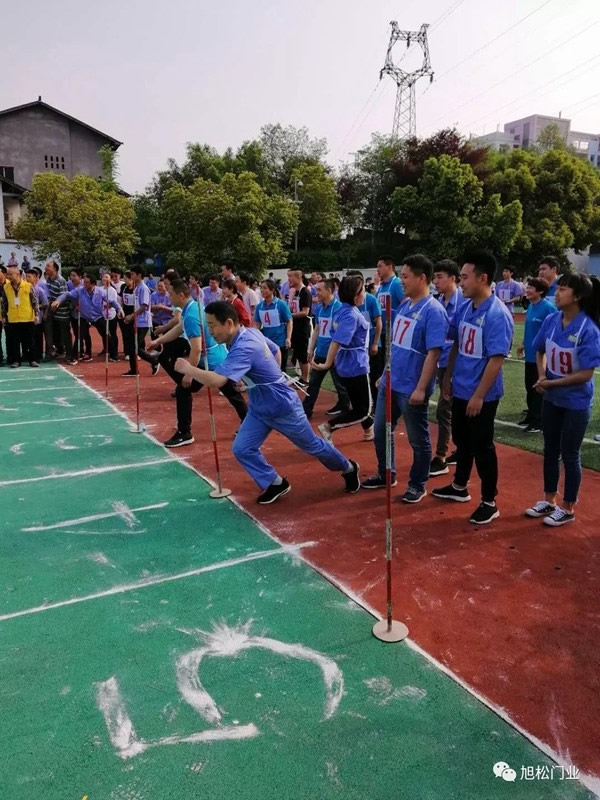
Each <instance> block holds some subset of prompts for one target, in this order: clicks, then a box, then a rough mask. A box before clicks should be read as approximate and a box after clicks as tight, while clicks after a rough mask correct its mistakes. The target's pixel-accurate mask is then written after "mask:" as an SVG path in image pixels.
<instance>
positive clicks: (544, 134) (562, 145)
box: [533, 122, 567, 153]
mask: <svg viewBox="0 0 600 800" xmlns="http://www.w3.org/2000/svg"><path fill="white" fill-rule="evenodd" d="M533 149H534V150H536V151H537V152H538V153H547V152H548V151H549V150H566V149H567V143H566V141H565V139H564V138H563V135H562V133H561V132H560V128H559V127H558V125H557V124H556V122H551V123H550V125H546V127H545V128H544V129H543V130H542V131H540V133H539V135H538V137H537V140H536V142H535V145H534V147H533Z"/></svg>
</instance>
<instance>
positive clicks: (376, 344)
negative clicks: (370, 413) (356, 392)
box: [347, 269, 385, 409]
mask: <svg viewBox="0 0 600 800" xmlns="http://www.w3.org/2000/svg"><path fill="white" fill-rule="evenodd" d="M347 275H360V276H361V278H362V277H364V276H363V274H362V272H361V271H360V270H352V269H351V270H348V272H347ZM358 310H359V311H360V313H361V314H362V315H363V317H364V318H365V319H366V320H367V322H368V323H369V385H370V387H371V400H372V403H373V409H374V408H375V406H376V405H377V391H378V389H377V382H378V379H379V378H380V377H381V373H379V372H378V370H379V366H380V360H381V354H380V342H381V334H382V332H383V322H382V316H381V313H382V312H381V306H380V305H379V301H378V300H377V297H376V296H375V294H370V293H369V291H368V286H367V285H366V283H365V301H364V303H361V305H360V306H358ZM383 355H384V356H385V353H384V354H383Z"/></svg>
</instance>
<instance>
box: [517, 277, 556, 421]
mask: <svg viewBox="0 0 600 800" xmlns="http://www.w3.org/2000/svg"><path fill="white" fill-rule="evenodd" d="M547 291H548V284H547V283H546V281H544V280H542V279H541V278H529V280H528V281H527V285H526V287H525V296H526V298H527V301H528V306H527V311H526V312H525V335H524V337H523V343H522V344H521V345H520V346H519V348H518V349H517V355H518V356H519V358H523V356H525V393H526V395H527V413H526V414H525V416H524V417H523V419H522V420H521V421H520V422H519V425H521V426H523V427H524V428H525V433H539V432H540V431H541V429H542V395H541V394H540V393H539V392H536V390H535V389H534V388H533V387H534V385H535V383H536V382H537V379H538V369H537V363H536V352H535V347H534V346H533V342H534V339H535V337H536V336H537V335H538V333H539V332H540V329H541V328H540V326H541V324H542V322H543V321H544V320H545V319H546V317H547V316H549V315H550V314H555V313H556V307H555V305H554V303H550V302H549V301H548V300H546V299H545V298H546V292H547Z"/></svg>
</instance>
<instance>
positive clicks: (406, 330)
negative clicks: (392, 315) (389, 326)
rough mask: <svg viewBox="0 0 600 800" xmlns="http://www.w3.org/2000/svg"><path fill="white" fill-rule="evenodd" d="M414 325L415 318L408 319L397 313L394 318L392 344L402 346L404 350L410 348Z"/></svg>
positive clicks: (415, 322) (415, 323)
mask: <svg viewBox="0 0 600 800" xmlns="http://www.w3.org/2000/svg"><path fill="white" fill-rule="evenodd" d="M416 327H417V320H416V319H410V318H409V317H403V316H402V314H398V316H397V317H396V319H395V320H394V330H393V332H392V344H395V345H396V347H402V348H403V349H404V350H412V340H413V335H414V332H415V328H416Z"/></svg>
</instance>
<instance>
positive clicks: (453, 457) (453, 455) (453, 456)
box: [446, 450, 458, 464]
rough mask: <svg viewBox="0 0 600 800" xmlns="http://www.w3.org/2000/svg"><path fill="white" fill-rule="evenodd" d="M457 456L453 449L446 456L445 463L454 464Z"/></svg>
mask: <svg viewBox="0 0 600 800" xmlns="http://www.w3.org/2000/svg"><path fill="white" fill-rule="evenodd" d="M457 458H458V454H457V452H456V450H455V451H454V452H453V453H450V455H449V456H448V457H447V458H446V464H456V461H457Z"/></svg>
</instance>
